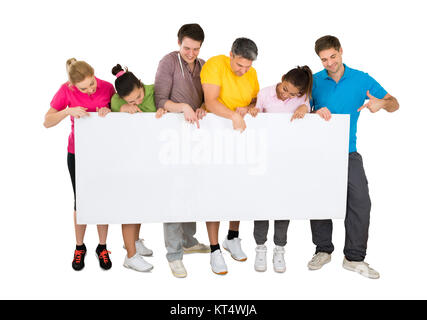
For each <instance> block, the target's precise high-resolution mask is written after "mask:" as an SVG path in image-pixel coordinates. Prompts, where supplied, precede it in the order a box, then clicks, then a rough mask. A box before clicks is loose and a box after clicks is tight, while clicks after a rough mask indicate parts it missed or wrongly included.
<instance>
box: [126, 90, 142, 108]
mask: <svg viewBox="0 0 427 320" xmlns="http://www.w3.org/2000/svg"><path fill="white" fill-rule="evenodd" d="M123 99H124V100H125V101H126V102H127V103H128V104H130V105H135V106H137V105H140V104H141V103H142V100H144V89H143V88H142V87H141V88H138V87H135V88H134V89H133V90H132V92H131V93H129V94H128V95H127V96H126V97H123Z"/></svg>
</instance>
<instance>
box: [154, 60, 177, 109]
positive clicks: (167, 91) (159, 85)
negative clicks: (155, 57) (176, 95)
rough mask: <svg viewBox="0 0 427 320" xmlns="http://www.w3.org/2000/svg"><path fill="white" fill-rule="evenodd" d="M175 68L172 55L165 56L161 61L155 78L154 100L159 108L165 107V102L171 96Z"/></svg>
mask: <svg viewBox="0 0 427 320" xmlns="http://www.w3.org/2000/svg"><path fill="white" fill-rule="evenodd" d="M174 68H175V66H174V63H173V61H172V56H170V55H167V56H165V57H164V58H163V59H162V60H160V62H159V66H158V67H157V72H156V77H155V80H154V100H155V104H156V107H157V108H164V106H165V103H166V102H167V101H168V100H169V98H170V95H171V92H172V85H173V72H174Z"/></svg>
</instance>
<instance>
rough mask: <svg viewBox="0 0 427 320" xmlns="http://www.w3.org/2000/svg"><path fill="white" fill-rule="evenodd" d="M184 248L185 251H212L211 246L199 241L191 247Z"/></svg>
mask: <svg viewBox="0 0 427 320" xmlns="http://www.w3.org/2000/svg"><path fill="white" fill-rule="evenodd" d="M183 249H184V253H185V254H186V253H209V252H211V248H210V247H209V246H207V245H205V244H203V243H197V244H195V245H194V246H192V247H190V248H185V247H183Z"/></svg>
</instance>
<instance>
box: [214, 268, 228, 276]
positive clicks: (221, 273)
mask: <svg viewBox="0 0 427 320" xmlns="http://www.w3.org/2000/svg"><path fill="white" fill-rule="evenodd" d="M212 272H213V273H215V274H218V275H220V276H223V275H226V274H227V273H228V271H222V272H215V271H213V269H212Z"/></svg>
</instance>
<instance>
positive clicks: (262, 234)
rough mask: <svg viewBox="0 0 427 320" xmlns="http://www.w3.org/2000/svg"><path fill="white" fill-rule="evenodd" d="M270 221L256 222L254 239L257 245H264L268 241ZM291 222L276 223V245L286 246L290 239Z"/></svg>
mask: <svg viewBox="0 0 427 320" xmlns="http://www.w3.org/2000/svg"><path fill="white" fill-rule="evenodd" d="M268 226H269V221H268V220H265V221H255V222H254V238H255V242H256V244H257V245H259V246H260V245H263V244H264V243H265V242H266V241H267V233H268ZM288 227H289V220H275V221H274V244H275V245H276V246H281V247H283V246H285V245H286V242H287V238H288Z"/></svg>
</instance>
